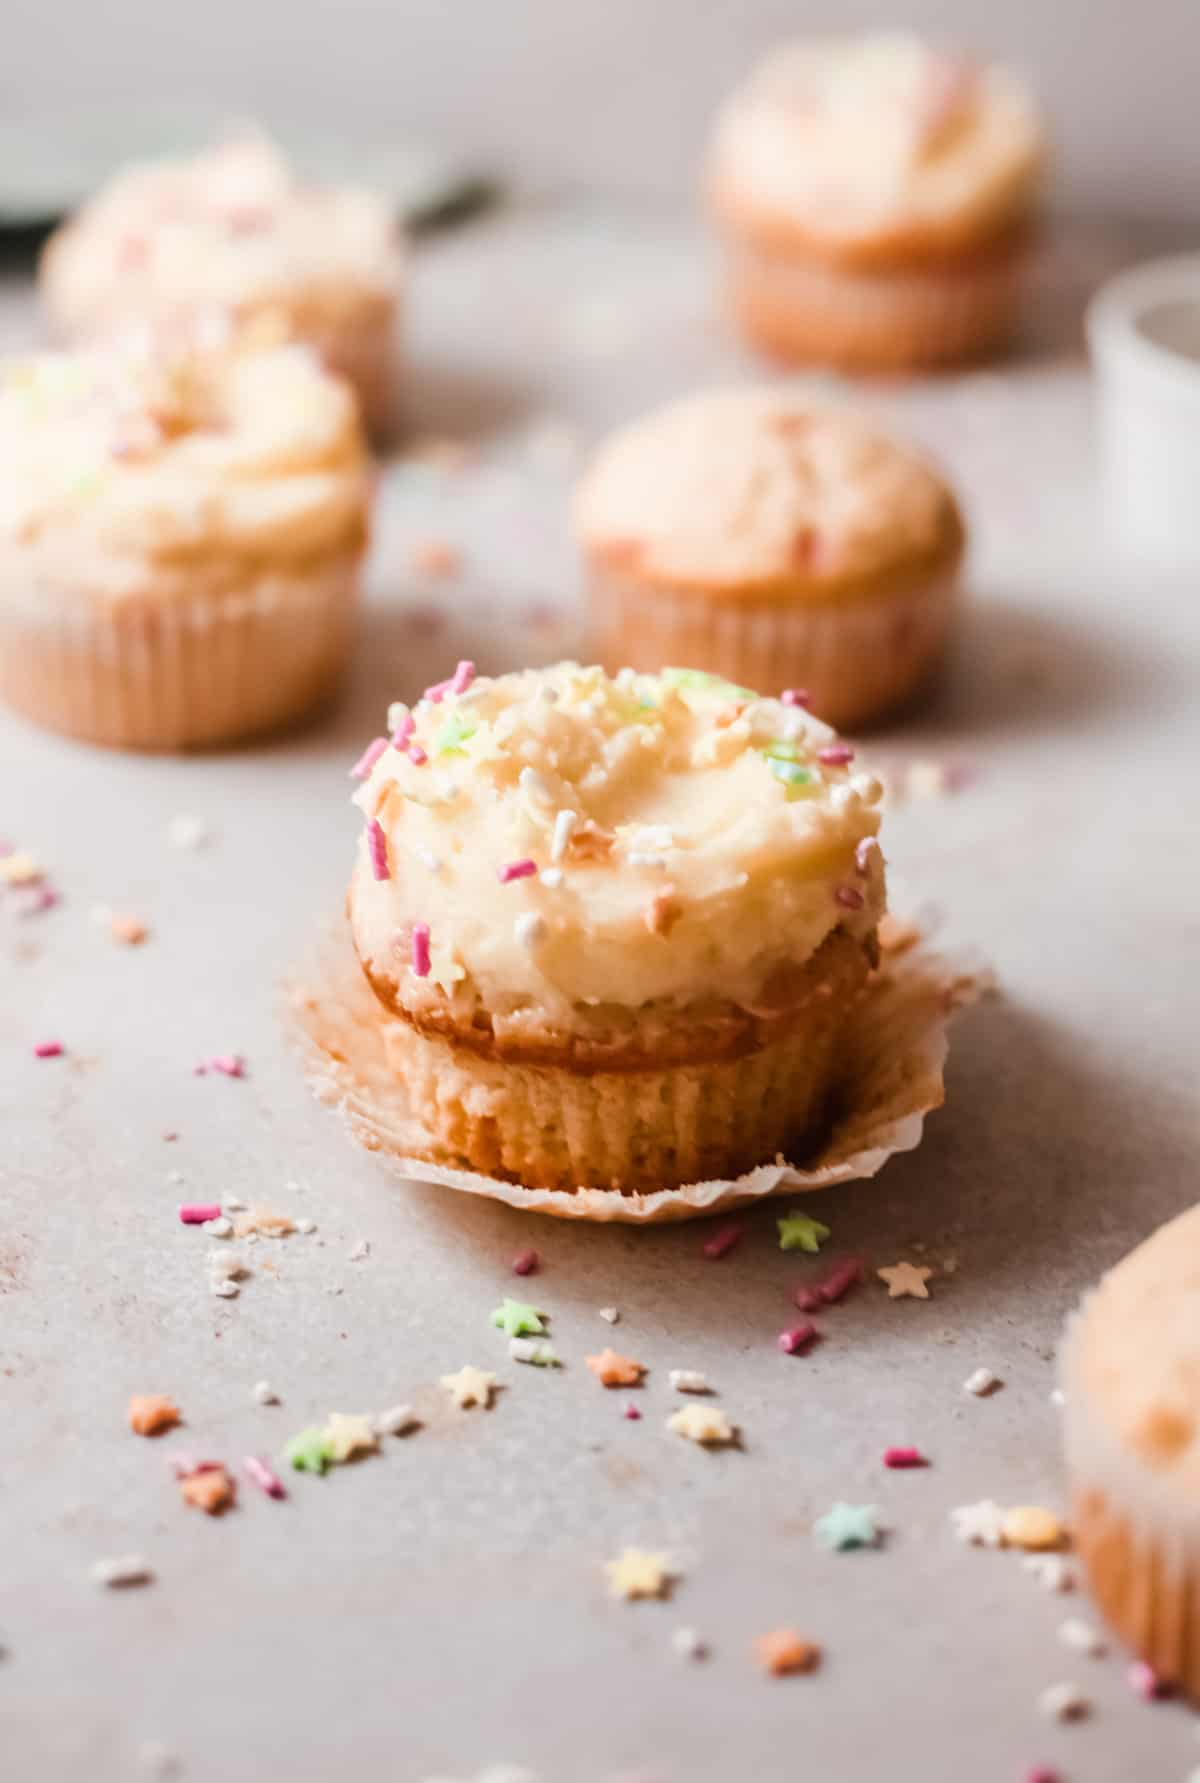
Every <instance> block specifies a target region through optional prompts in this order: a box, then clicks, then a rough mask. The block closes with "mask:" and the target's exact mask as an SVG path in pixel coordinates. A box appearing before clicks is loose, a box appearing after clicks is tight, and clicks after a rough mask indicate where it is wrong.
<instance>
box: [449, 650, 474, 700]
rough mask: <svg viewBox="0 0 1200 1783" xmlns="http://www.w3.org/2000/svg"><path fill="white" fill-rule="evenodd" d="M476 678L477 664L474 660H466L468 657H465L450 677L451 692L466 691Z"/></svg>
mask: <svg viewBox="0 0 1200 1783" xmlns="http://www.w3.org/2000/svg"><path fill="white" fill-rule="evenodd" d="M474 679H475V664H474V663H473V662H468V661H466V659H465V658H464V659H463V661H462V662H460V663H459V665H458V667H457V668H456V669H455V671H454V674H453V675H452V676H451V678H450V688H449V691H450V692H451V693H466V691H467V689H468V687H470V685H471V683H472V681H474Z"/></svg>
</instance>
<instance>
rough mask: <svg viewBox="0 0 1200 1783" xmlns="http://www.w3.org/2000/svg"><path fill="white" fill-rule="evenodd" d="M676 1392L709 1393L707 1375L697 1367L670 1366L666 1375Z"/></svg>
mask: <svg viewBox="0 0 1200 1783" xmlns="http://www.w3.org/2000/svg"><path fill="white" fill-rule="evenodd" d="M667 1379H668V1380H669V1381H670V1383H671V1385H672V1386H673V1387H674V1389H675V1391H676V1392H677V1393H710V1392H711V1391H712V1389H711V1387H710V1386H709V1384H708V1376H707V1375H706V1374H701V1373H700V1371H699V1369H697V1368H672V1370H671V1371H670V1373H669V1374H668V1376H667Z"/></svg>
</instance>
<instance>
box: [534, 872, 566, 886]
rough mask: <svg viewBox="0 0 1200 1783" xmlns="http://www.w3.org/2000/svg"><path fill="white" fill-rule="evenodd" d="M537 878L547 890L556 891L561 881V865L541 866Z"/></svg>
mask: <svg viewBox="0 0 1200 1783" xmlns="http://www.w3.org/2000/svg"><path fill="white" fill-rule="evenodd" d="M538 878H539V879H540V880H541V882H542V884H543V885H544V886H545V887H546V890H547V891H557V890H558V888H559V886H560V885H561V884H562V882H563V870H562V868H561V867H543V868H542V870H541V872H540V873H539V874H538Z"/></svg>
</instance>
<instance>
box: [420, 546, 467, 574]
mask: <svg viewBox="0 0 1200 1783" xmlns="http://www.w3.org/2000/svg"><path fill="white" fill-rule="evenodd" d="M408 556H409V562H410V563H411V564H412V567H413V569H414V570H416V571H417V573H418V574H419V575H422V576H456V575H457V574H458V572H459V570H460V569H461V568H462V552H461V551H459V550H458V549H457V548H456V547H455V546H454V545H451V544H450V543H449V542H448V541H447V540H446V539H420V540H418V542H417V543H416V544H415V545H414V546H413V547H412V550H411V551H410V552H409V554H408Z"/></svg>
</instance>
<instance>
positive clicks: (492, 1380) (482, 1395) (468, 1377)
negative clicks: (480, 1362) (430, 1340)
mask: <svg viewBox="0 0 1200 1783" xmlns="http://www.w3.org/2000/svg"><path fill="white" fill-rule="evenodd" d="M442 1386H443V1387H445V1389H446V1391H447V1393H449V1394H450V1396H451V1397H452V1398H453V1400H454V1403H455V1405H456V1406H458V1408H459V1410H460V1411H466V1410H467V1409H468V1407H470V1406H472V1405H479V1406H482V1407H483V1409H484V1411H486V1410H487V1409H488V1407H489V1406H490V1405H491V1403H492V1393H493V1391H494V1389H495V1387H496V1377H495V1375H494V1374H488V1372H487V1371H486V1369H483V1368H473V1367H472V1365H471V1364H470V1363H469V1362H467V1363H465V1364H464V1365H463V1367H462V1368H460V1369H459V1371H458V1373H457V1374H444V1375H443V1376H442Z"/></svg>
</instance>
